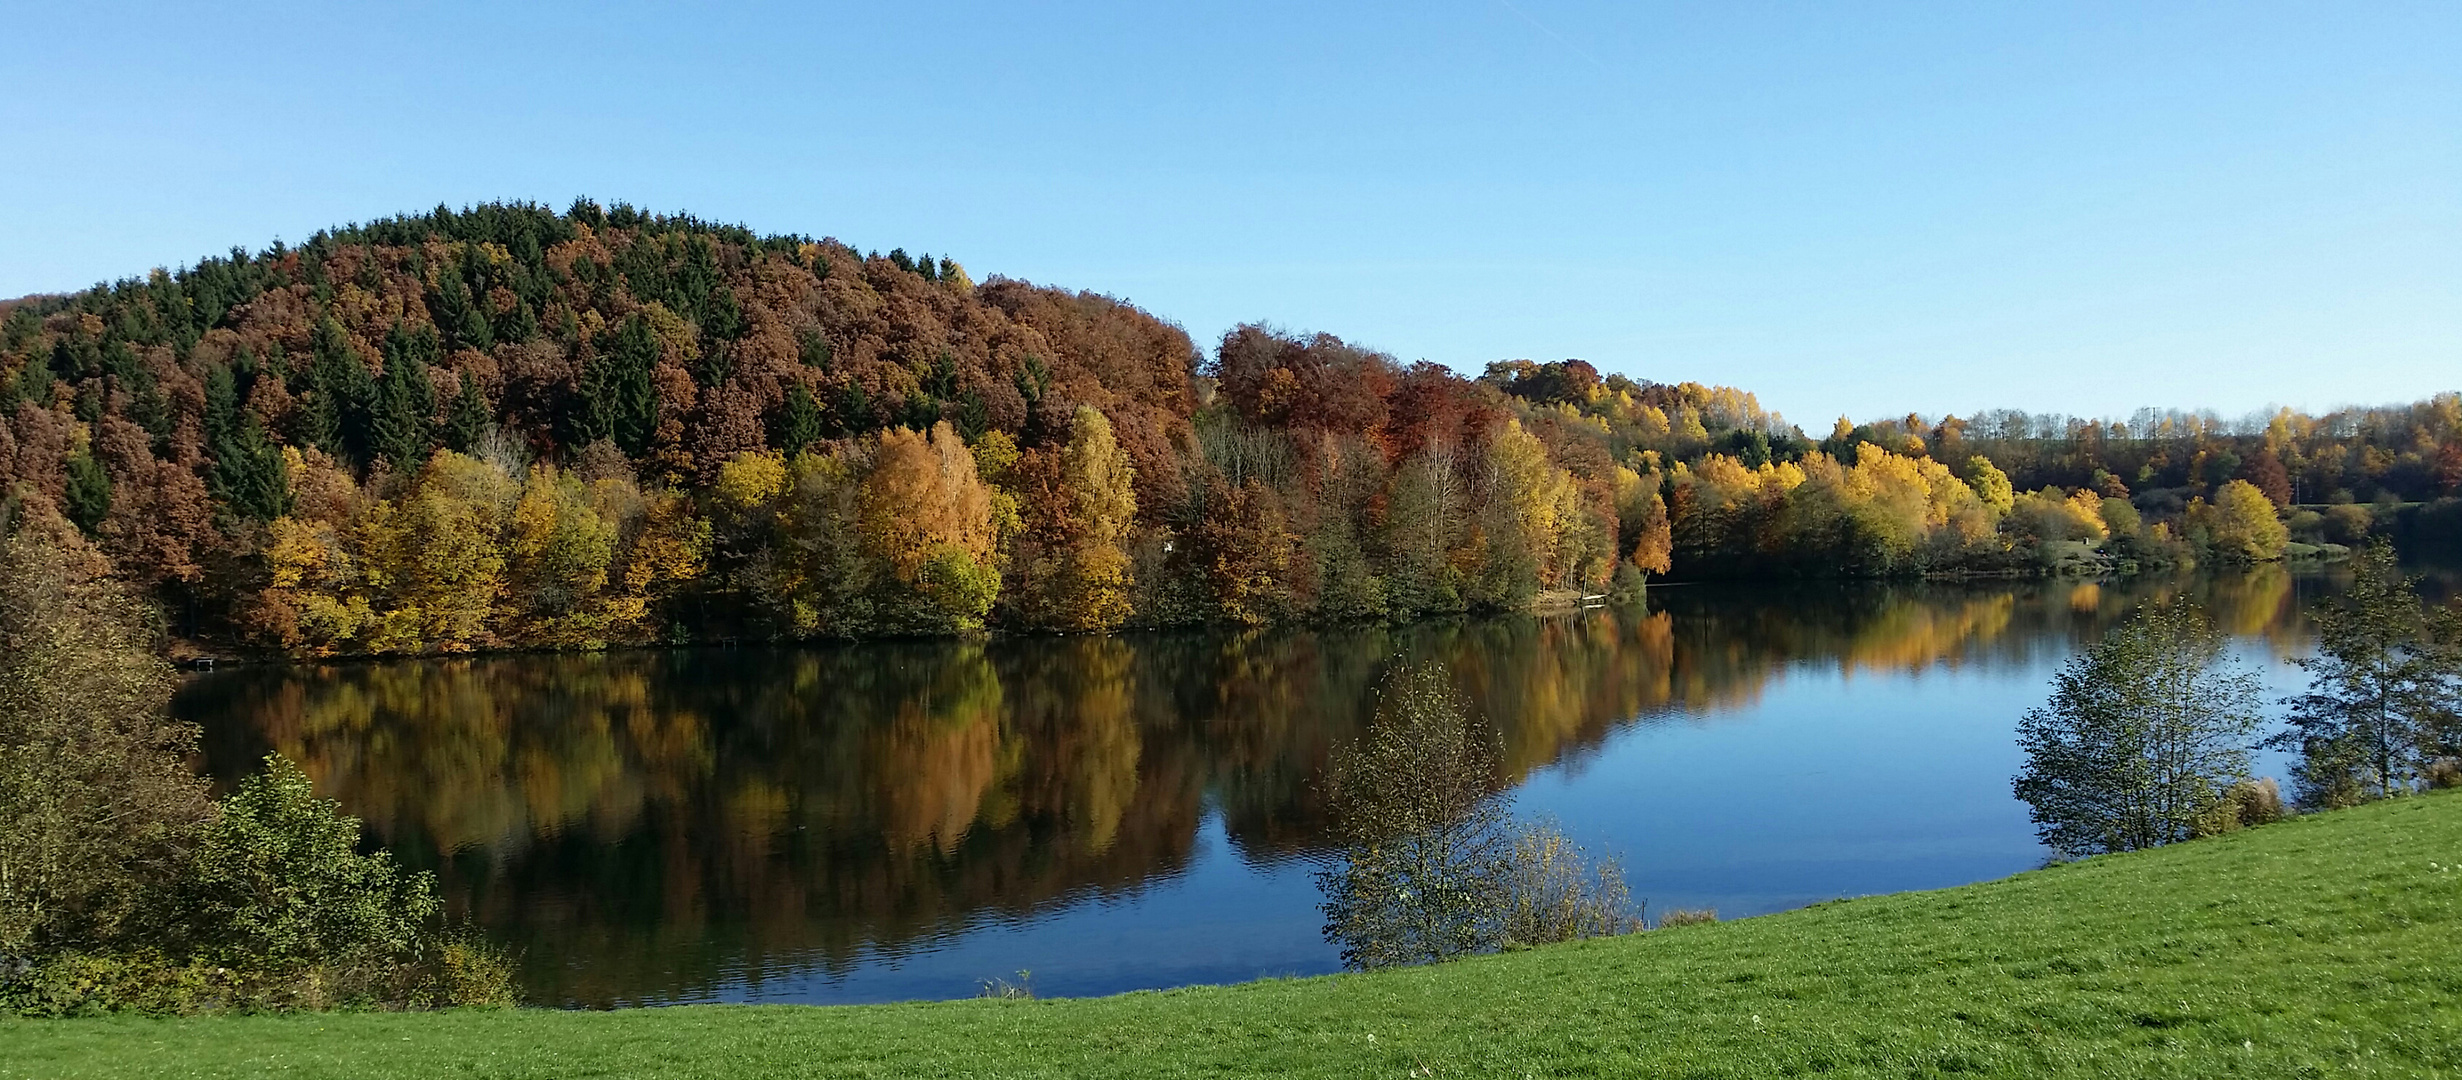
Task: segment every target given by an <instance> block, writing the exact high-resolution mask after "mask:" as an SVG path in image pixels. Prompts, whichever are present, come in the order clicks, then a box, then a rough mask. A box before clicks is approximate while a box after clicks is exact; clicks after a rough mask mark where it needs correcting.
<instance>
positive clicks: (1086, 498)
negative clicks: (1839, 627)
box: [0, 200, 2462, 654]
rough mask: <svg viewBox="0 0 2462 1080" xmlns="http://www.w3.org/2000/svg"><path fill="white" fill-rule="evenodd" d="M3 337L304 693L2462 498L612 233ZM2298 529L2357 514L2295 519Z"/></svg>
mask: <svg viewBox="0 0 2462 1080" xmlns="http://www.w3.org/2000/svg"><path fill="white" fill-rule="evenodd" d="M0 311H5V316H4V317H0V419H4V421H5V422H0V495H4V497H5V500H6V501H5V505H4V506H0V511H4V512H5V514H6V516H7V518H8V519H10V520H23V519H26V518H28V517H43V518H54V517H56V518H61V519H65V520H66V521H68V522H72V523H74V525H75V526H76V527H77V530H78V532H79V533H80V534H81V535H82V536H84V537H85V538H86V540H87V542H88V543H90V544H91V545H92V546H93V547H94V548H96V549H97V550H98V551H99V552H100V553H102V554H103V555H105V556H107V557H108V558H109V559H110V560H111V561H112V565H113V566H114V567H115V572H116V573H117V574H118V575H119V576H120V577H122V578H124V579H126V580H129V581H131V582H133V583H136V584H139V585H141V586H144V587H146V588H149V589H152V590H154V591H155V593H156V595H157V596H158V597H159V598H160V599H161V600H162V601H163V602H164V606H165V608H166V610H167V611H169V612H170V613H171V615H172V617H173V620H174V626H175V629H177V630H179V631H181V632H182V633H183V634H184V635H186V636H189V637H192V638H199V639H204V640H208V641H228V642H237V643H245V644H249V645H253V646H257V647H261V648H266V649H272V650H277V651H282V652H288V653H295V654H337V653H412V652H431V651H460V650H468V649H480V648H498V647H539V646H545V647H571V646H585V647H586V646H593V645H598V644H606V643H623V642H650V641H686V640H711V639H722V638H736V639H781V638H807V637H862V636H872V635H881V634H911V633H943V632H952V631H963V630H968V629H973V628H977V627H983V626H997V627H1004V628H1011V629H1025V630H1036V629H1040V630H1102V629H1108V628H1112V627H1117V626H1122V625H1180V624H1193V623H1204V622H1233V623H1250V624H1256V623H1266V622H1275V621H1302V620H1305V621H1343V620H1360V619H1384V620H1407V619H1413V618H1419V617H1423V616H1427V615H1432V614H1443V613H1454V612H1481V611H1507V610H1518V609H1523V608H1527V607H1529V606H1531V605H1532V604H1533V603H1534V602H1537V601H1539V600H1541V599H1542V598H1544V597H1548V596H1557V597H1563V598H1565V599H1567V600H1570V599H1571V598H1574V597H1578V596H1584V595H1598V594H1601V593H1607V592H1610V591H1614V590H1618V589H1622V590H1625V591H1630V590H1632V589H1634V588H1637V587H1638V586H1639V584H1640V583H1641V581H1642V580H1643V579H1644V578H1645V576H1647V575H1651V574H1667V573H1676V574H1707V573H1848V574H1905V573H1923V572H1963V571H1990V572H2036V571H2039V570H2042V569H2044V568H2047V567H2049V566H2051V565H2053V564H2055V563H2058V562H2061V561H2064V560H2065V561H2068V562H2072V563H2075V562H2078V561H2080V560H2085V561H2087V562H2092V561H2093V560H2096V559H2102V560H2105V561H2106V562H2109V561H2111V560H2116V559H2122V558H2135V559H2140V560H2147V559H2153V560H2178V559H2185V558H2193V557H2197V556H2198V555H2201V554H2202V555H2204V556H2206V557H2215V556H2221V557H2227V558H2257V559H2263V558H2272V557H2276V556H2278V555H2279V554H2280V553H2281V552H2282V551H2283V550H2285V542H2286V540H2289V539H2298V540H2304V541H2308V542H2311V543H2323V542H2325V541H2329V540H2331V541H2340V542H2348V541H2349V540H2351V539H2356V537H2357V535H2359V534H2362V533H2364V532H2366V531H2369V530H2370V529H2374V528H2379V527H2382V523H2383V522H2390V521H2394V520H2396V519H2397V518H2399V519H2400V520H2401V521H2403V522H2405V523H2409V522H2412V521H2413V520H2414V519H2421V518H2423V517H2424V518H2425V520H2427V521H2428V523H2429V524H2430V525H2434V524H2435V523H2436V522H2437V521H2440V520H2442V519H2440V518H2437V517H2436V516H2435V514H2424V515H2423V514H2422V513H2421V512H2420V511H2419V510H2418V508H2416V507H2413V508H2412V509H2410V510H2408V511H2406V510H2404V509H2403V507H2404V505H2405V504H2416V503H2421V502H2424V501H2426V500H2430V499H2433V498H2440V497H2450V496H2451V495H2452V493H2453V490H2454V487H2455V484H2456V481H2457V479H2462V450H2458V449H2457V445H2458V444H2457V430H2458V428H2462V425H2457V422H2456V412H2457V405H2456V399H2455V397H2454V396H2453V395H2444V396H2441V397H2439V398H2436V399H2434V400H2432V401H2429V402H2426V403H2423V404H2421V405H2418V406H2414V407H2411V408H2408V409H2391V410H2373V411H2367V412H2361V413H2341V414H2335V415H2333V416H2329V417H2325V418H2322V419H2311V418H2308V417H2304V416H2299V415H2296V414H2288V413H2286V414H2284V415H2283V416H2281V417H2279V418H2277V419H2276V421H2275V423H2274V426H2273V427H2271V428H2267V429H2265V430H2261V431H2260V430H2243V429H2241V428H2235V427H2230V426H2226V425H2222V424H2219V423H2215V422H2213V421H2211V420H2210V419H2205V418H2199V417H2178V416H2165V417H2157V418H2153V419H2152V420H2150V421H2148V422H2145V423H2140V422H2137V421H2132V422H2131V424H2130V425H2127V426H2125V427H2117V426H2108V425H2101V424H2095V423H2065V424H2055V425H2044V424H2040V423H2037V422H2036V421H2033V420H2028V419H2025V418H2022V417H2019V418H2015V419H2012V418H2006V417H1996V418H1989V419H1988V422H1984V423H1976V422H1963V421H1958V420H1955V419H1948V420H1943V421H1940V422H1938V423H1926V422H1924V421H1922V420H1921V418H1915V417H1910V418H1907V420H1905V421H1892V422H1887V423H1880V424H1872V425H1866V426H1862V427H1856V426H1853V425H1849V424H1844V423H1842V424H1841V425H1840V427H1839V429H1838V430H1837V431H1836V432H1834V433H1833V435H1832V436H1831V437H1830V438H1828V439H1824V440H1821V441H1819V442H1817V443H1816V442H1814V441H1812V440H1810V439H1808V438H1807V437H1805V436H1804V435H1803V434H1802V433H1801V432H1799V431H1798V430H1796V429H1795V428H1793V427H1791V426H1789V425H1787V424H1786V423H1785V422H1784V421H1783V420H1781V419H1780V418H1778V417H1776V416H1774V415H1772V414H1769V413H1766V412H1764V411H1763V410H1762V409H1761V408H1760V407H1759V406H1758V404H1757V403H1756V402H1755V401H1754V399H1753V398H1752V396H1751V395H1750V394H1746V393H1743V392H1741V391H1737V390H1733V389H1728V388H1723V387H1720V388H1714V387H1705V386H1701V385H1699V384H1695V383H1684V384H1680V385H1663V384H1655V383H1646V382H1636V381H1633V380H1629V379H1625V378H1624V377H1622V376H1609V377H1606V378H1604V379H1602V378H1600V377H1599V376H1598V374H1597V373H1596V371H1595V370H1594V369H1593V368H1591V367H1590V366H1589V365H1588V364H1585V363H1582V362H1580V361H1566V362H1562V363H1553V364H1533V363H1530V362H1528V361H1512V362H1507V363H1501V364H1497V365H1492V366H1491V367H1490V369H1489V370H1488V372H1487V373H1486V374H1485V375H1484V376H1483V377H1481V378H1479V379H1475V380H1474V379H1465V378H1462V377H1459V376H1456V375H1454V374H1452V373H1451V372H1449V371H1447V370H1446V369H1444V368H1442V367H1439V366H1437V365H1432V364H1426V363H1421V364H1415V365H1404V364H1402V363H1400V362H1398V361H1396V360H1394V359H1393V358H1391V357H1388V356H1385V355H1382V354H1379V353H1375V352H1372V351H1369V350H1364V349H1360V348H1357V347H1354V346H1351V345H1348V344H1346V343H1344V342H1342V341H1341V340H1339V339H1337V338H1334V337H1331V336H1326V335H1317V336H1302V335H1293V334H1289V333H1284V332H1281V331H1277V330H1274V329H1272V328H1270V327H1264V326H1243V327H1240V328H1237V329H1235V330H1233V331H1232V332H1231V333H1229V334H1227V335H1225V337H1224V338H1223V340H1222V341H1221V342H1219V343H1218V344H1217V345H1216V346H1215V347H1214V349H1213V352H1212V354H1211V355H1210V356H1209V355H1207V354H1205V353H1203V352H1201V351H1200V350H1199V349H1198V348H1197V347H1196V346H1195V345H1194V343H1192V342H1191V341H1190V340H1189V338H1188V336H1187V334H1186V333H1185V332H1184V331H1182V330H1181V329H1180V328H1179V327H1177V326H1175V325H1172V324H1170V323H1168V322H1165V321H1163V320H1160V319H1157V318H1155V317H1154V316H1152V315H1150V314H1148V313H1146V312H1144V311H1141V310H1139V309H1137V308H1135V307H1132V306H1130V305H1128V304H1125V303H1121V302H1119V301H1117V300H1113V299H1111V298H1108V297H1103V296H1099V295H1095V294H1091V293H1072V292H1067V291H1062V290H1056V289H1050V288H1044V287H1039V286H1034V285H1031V284H1028V283H1025V282H1019V281H1012V280H1006V279H1001V278H997V277H995V278H991V279H989V280H987V281H985V282H983V283H981V284H977V283H976V282H974V280H973V279H972V278H971V277H970V276H969V275H968V273H967V271H966V270H965V269H964V268H963V267H961V266H959V265H958V264H957V263H955V262H954V261H952V260H949V259H945V258H942V259H935V258H932V257H929V256H909V255H908V254H906V253H905V252H904V251H902V250H901V251H892V252H890V253H889V254H887V255H885V256H884V255H880V254H878V253H869V254H867V253H864V252H859V251H857V250H856V249H854V248H852V247H849V246H847V245H845V244H842V243H839V242H837V241H834V240H814V239H811V238H808V237H802V236H763V235H757V234H754V233H752V232H750V231H748V230H745V229H742V228H737V227H728V226H718V225H713V224H710V223H706V222H702V221H699V220H696V219H694V218H691V217H688V216H653V215H648V214H644V213H642V212H640V211H637V210H635V209H633V208H631V207H629V206H625V205H622V204H618V205H616V206H614V207H612V208H604V207H601V206H598V205H597V204H594V203H591V202H588V201H586V200H585V201H581V202H576V203H575V204H574V205H573V206H572V207H571V208H570V209H569V210H567V211H566V212H564V213H561V214H559V213H556V212H554V211H552V210H550V209H547V208H545V207H540V206H535V205H528V204H489V205H483V206H477V207H473V208H469V209H466V210H463V211H459V212H456V211H453V210H450V209H447V208H443V207H439V208H438V209H437V210H435V211H434V212H432V213H428V214H424V215H417V216H408V217H400V218H394V219H389V220H385V221H380V222H376V223H373V224H369V225H364V226H352V227H348V228H344V229H339V230H335V231H332V232H326V233H320V234H318V235H317V236H315V237H313V238H311V239H310V240H309V241H308V242H307V243H305V244H302V245H300V246H297V247H289V246H285V245H282V244H276V245H274V246H273V247H271V248H268V249H266V250H264V251H261V252H256V253H253V254H252V253H249V252H247V251H244V250H234V251H233V252H232V253H231V254H230V255H229V256H228V257H223V258H211V259H206V260H204V261H202V262H200V263H198V264H197V265H195V266H193V267H190V268H186V269H183V270H180V271H177V272H164V271H157V272H155V273H154V274H152V275H150V276H149V277H147V278H145V279H143V280H135V279H132V280H128V281H123V282H120V283H117V284H114V285H108V286H97V287H96V288H94V289H92V290H89V291H87V292H84V293H80V294H76V295H71V296H54V297H37V298H29V299H27V300H23V301H18V302H14V303H12V304H8V305H5V306H0ZM2234 481H2240V482H2241V483H2240V484H2239V485H2238V486H2236V487H2235V486H2234V483H2233V482H2234ZM2242 489H2246V490H2242ZM2252 494H2253V495H2254V496H2255V498H2251V495H2252ZM2295 494H2296V495H2298V496H2300V498H2301V499H2303V500H2306V501H2313V502H2318V503H2328V502H2337V501H2339V502H2341V503H2343V504H2345V505H2346V506H2347V507H2348V508H2347V509H2344V510H2341V511H2333V510H2330V509H2325V508H2320V509H2319V510H2317V511H2315V512H2311V513H2309V514H2307V515H2306V516H2305V517H2303V516H2302V515H2301V514H2300V513H2298V512H2288V513H2278V512H2277V511H2278V509H2279V508H2281V507H2284V506H2287V505H2289V504H2290V503H2291V502H2292V501H2293V496H2294V495H2295ZM2260 503H2262V505H2260ZM2371 504H2380V505H2379V508H2377V509H2371ZM2430 509H2436V508H2430ZM2438 512H2439V513H2443V514H2444V517H2445V518H2455V517H2457V516H2462V515H2456V514H2453V513H2451V512H2450V510H2449V508H2447V509H2445V510H2439V511H2438ZM2406 514H2407V516H2405V515H2406ZM2285 529H2287V530H2288V535H2285V536H2277V535H2276V534H2277V533H2278V532H2280V531H2282V530H2285Z"/></svg>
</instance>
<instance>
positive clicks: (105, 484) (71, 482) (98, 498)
mask: <svg viewBox="0 0 2462 1080" xmlns="http://www.w3.org/2000/svg"><path fill="white" fill-rule="evenodd" d="M63 501H64V502H66V504H67V505H65V506H63V507H61V509H63V510H66V511H67V512H68V519H69V520H70V521H73V522H76V523H77V527H78V528H80V529H83V530H85V531H86V533H87V534H88V535H91V534H92V533H93V532H94V531H95V530H96V529H99V528H101V527H102V524H103V519H104V518H105V517H107V516H109V515H110V513H111V474H110V473H107V472H105V471H103V463H102V462H99V461H96V460H94V455H92V454H82V453H81V454H78V455H76V456H74V457H71V458H69V459H68V491H67V493H66V498H65V499H64V500H63Z"/></svg>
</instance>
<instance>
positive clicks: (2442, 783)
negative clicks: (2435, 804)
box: [2427, 757, 2462, 789]
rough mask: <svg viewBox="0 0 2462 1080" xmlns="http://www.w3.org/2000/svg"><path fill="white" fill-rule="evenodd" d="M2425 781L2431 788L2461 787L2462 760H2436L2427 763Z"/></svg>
mask: <svg viewBox="0 0 2462 1080" xmlns="http://www.w3.org/2000/svg"><path fill="white" fill-rule="evenodd" d="M2427 780H2428V786H2429V787H2432V788H2438V789H2443V788H2457V787H2462V758H2449V757H2448V758H2438V759H2436V760H2435V761H2431V762H2429V763H2428V770H2427Z"/></svg>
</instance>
